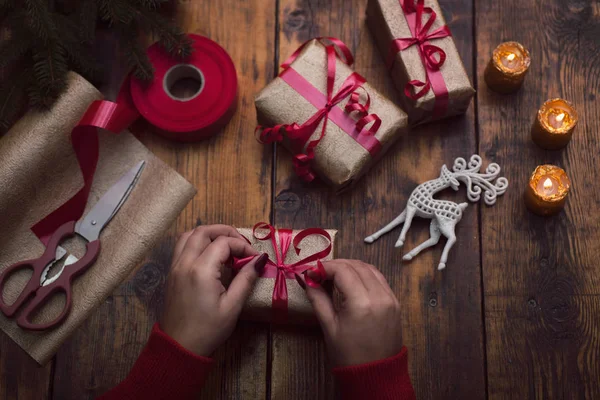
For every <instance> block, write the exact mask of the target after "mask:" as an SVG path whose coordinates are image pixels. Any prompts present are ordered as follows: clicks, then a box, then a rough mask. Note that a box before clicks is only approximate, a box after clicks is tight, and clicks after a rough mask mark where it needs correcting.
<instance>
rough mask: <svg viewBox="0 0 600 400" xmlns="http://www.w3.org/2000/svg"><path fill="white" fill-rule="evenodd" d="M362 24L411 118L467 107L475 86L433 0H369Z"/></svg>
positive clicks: (418, 119) (413, 120)
mask: <svg viewBox="0 0 600 400" xmlns="http://www.w3.org/2000/svg"><path fill="white" fill-rule="evenodd" d="M367 24H368V25H369V27H370V30H371V32H372V33H373V36H374V37H375V41H376V42H377V45H378V47H379V49H380V51H381V53H382V54H383V56H384V57H385V60H386V63H387V66H388V68H389V69H390V72H391V75H392V79H393V80H394V83H395V85H396V87H397V88H398V90H399V91H400V98H401V103H402V107H403V109H404V110H405V111H406V112H407V113H408V116H409V120H410V123H411V124H421V123H424V122H429V121H432V120H437V119H441V118H446V117H450V116H452V115H458V114H463V113H464V112H465V111H466V110H467V108H468V107H469V103H470V102H471V98H472V97H473V95H474V94H475V90H474V89H473V86H472V85H471V82H470V81H469V77H468V76H467V73H466V71H465V68H464V66H463V64H462V62H461V60H460V56H459V55H458V51H457V50H456V45H455V44H454V40H453V39H452V35H451V33H450V30H449V29H448V27H447V26H446V22H445V21H444V17H443V16H442V12H441V10H440V6H439V5H438V3H437V1H436V0H369V3H368V6H367Z"/></svg>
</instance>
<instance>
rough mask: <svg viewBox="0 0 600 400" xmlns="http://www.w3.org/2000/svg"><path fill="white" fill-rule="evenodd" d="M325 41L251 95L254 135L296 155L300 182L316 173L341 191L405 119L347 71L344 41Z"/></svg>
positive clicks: (304, 50) (302, 51)
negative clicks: (254, 105) (328, 42)
mask: <svg viewBox="0 0 600 400" xmlns="http://www.w3.org/2000/svg"><path fill="white" fill-rule="evenodd" d="M326 39H327V40H328V41H330V42H331V43H333V44H327V45H323V44H322V42H324V39H321V38H319V39H313V40H310V41H308V42H306V43H305V44H304V45H302V46H301V47H300V48H299V49H298V50H297V51H296V52H295V53H294V54H293V55H292V56H291V57H290V59H288V61H286V62H285V63H284V64H283V65H282V67H283V71H282V72H281V73H280V74H279V76H278V77H277V78H275V80H273V82H271V83H270V84H269V85H267V86H266V87H265V88H264V89H263V90H262V91H261V92H260V93H258V94H257V96H256V98H255V103H256V113H257V117H258V122H259V124H261V126H259V127H258V128H257V132H258V133H259V134H260V135H259V140H260V141H261V142H263V143H273V142H281V143H282V144H283V145H284V146H285V147H286V148H287V149H289V150H290V151H291V152H292V153H293V154H294V166H295V169H296V173H297V174H298V175H299V176H300V177H301V178H303V179H304V180H306V181H309V182H310V181H312V180H313V179H314V178H315V174H318V175H319V176H320V177H321V178H322V179H323V180H324V181H326V182H327V183H329V184H331V185H333V186H334V187H335V188H336V189H337V190H338V191H339V190H341V189H344V188H347V187H349V186H351V185H352V184H353V183H355V182H356V180H357V179H358V178H360V177H361V176H362V175H363V174H364V173H365V172H367V171H368V170H369V168H370V167H371V166H372V165H373V164H374V163H375V162H376V161H377V160H378V159H379V158H380V157H381V156H382V155H383V154H384V153H385V151H386V150H387V149H388V148H389V147H390V146H391V145H392V143H393V142H394V141H395V140H396V139H397V138H398V137H399V136H400V135H401V134H403V133H404V132H406V131H407V124H408V117H407V115H406V114H405V113H404V112H403V111H402V110H400V109H399V108H398V107H396V106H395V105H394V104H393V103H392V102H391V101H389V100H388V99H386V98H385V97H384V96H382V95H381V94H380V93H378V92H377V91H376V90H375V89H373V87H371V86H370V85H369V84H368V83H366V80H365V79H364V78H363V77H362V76H360V75H359V74H357V73H356V72H354V71H353V70H352V68H350V65H351V64H352V62H353V59H352V53H350V51H349V50H348V48H347V47H346V45H344V43H342V42H341V41H339V40H337V39H335V38H326ZM337 51H340V52H341V53H342V54H343V56H344V57H343V58H344V59H342V58H341V57H339V56H338V53H337Z"/></svg>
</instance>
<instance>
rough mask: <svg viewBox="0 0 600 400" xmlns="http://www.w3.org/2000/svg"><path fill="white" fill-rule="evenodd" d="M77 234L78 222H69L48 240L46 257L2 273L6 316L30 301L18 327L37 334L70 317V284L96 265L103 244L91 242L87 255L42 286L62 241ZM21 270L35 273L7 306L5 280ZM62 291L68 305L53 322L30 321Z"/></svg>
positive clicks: (0, 282)
mask: <svg viewBox="0 0 600 400" xmlns="http://www.w3.org/2000/svg"><path fill="white" fill-rule="evenodd" d="M74 234H75V221H70V222H66V223H65V224H63V225H61V226H60V227H59V228H58V229H57V230H56V231H55V232H54V233H53V234H52V236H51V237H50V240H49V241H48V247H46V250H45V251H44V254H42V256H41V257H40V258H37V259H33V260H28V261H23V262H20V263H16V264H13V265H11V266H10V267H8V268H6V269H5V270H4V271H2V274H0V310H1V311H2V312H3V313H4V314H5V315H6V316H7V317H12V316H13V315H15V313H16V312H17V310H19V309H20V308H21V306H22V305H23V304H24V303H25V302H27V301H28V300H30V299H31V301H29V303H28V304H27V305H26V306H25V307H24V308H23V311H22V312H21V314H20V315H19V317H18V318H17V325H18V326H20V327H21V328H23V329H29V330H37V331H40V330H44V329H48V328H52V327H55V326H56V325H58V324H60V323H61V322H62V321H63V320H64V319H65V318H66V316H67V315H68V314H69V311H70V309H71V283H72V281H73V279H74V278H75V277H77V276H78V275H80V274H82V273H83V272H85V271H86V270H87V269H88V268H89V267H90V266H91V265H92V264H94V262H95V261H96V259H97V258H98V253H99V252H100V241H99V240H94V241H93V242H89V243H88V244H87V246H86V253H85V255H84V256H83V257H82V258H81V259H80V260H79V261H77V262H76V263H74V264H71V265H67V266H65V268H64V270H63V271H62V273H61V275H60V276H59V277H58V279H57V280H56V281H54V282H52V283H51V284H49V285H48V286H41V287H40V279H41V277H42V273H43V271H44V268H46V266H47V265H48V264H49V263H50V262H52V261H54V259H55V254H56V249H57V248H58V246H59V245H60V242H61V241H62V240H64V239H66V238H68V237H70V236H73V235H74ZM21 269H33V274H32V275H31V278H29V282H27V285H26V286H25V288H24V289H23V291H22V292H21V294H20V295H19V297H18V298H17V300H16V301H15V302H14V303H12V304H11V305H7V304H6V303H5V302H4V299H3V298H2V292H3V290H4V285H5V283H6V279H7V278H8V277H9V276H10V275H11V274H13V273H14V272H16V271H18V270H21ZM59 291H62V292H64V293H65V295H66V301H65V306H64V308H63V310H62V312H61V314H60V315H59V316H58V317H56V318H55V319H54V320H53V321H50V322H46V323H43V324H34V323H32V322H31V320H30V318H31V317H33V315H34V314H35V312H36V311H38V310H39V309H40V308H41V307H42V306H43V305H44V304H45V303H46V302H47V301H48V300H50V298H51V297H52V295H54V294H55V293H57V292H59Z"/></svg>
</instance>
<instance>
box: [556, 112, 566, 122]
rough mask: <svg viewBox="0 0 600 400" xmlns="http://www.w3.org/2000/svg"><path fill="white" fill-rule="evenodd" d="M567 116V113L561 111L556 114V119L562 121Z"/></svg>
mask: <svg viewBox="0 0 600 400" xmlns="http://www.w3.org/2000/svg"><path fill="white" fill-rule="evenodd" d="M564 118H565V113H560V114H558V115H557V116H556V120H557V121H558V122H562V120H563V119H564Z"/></svg>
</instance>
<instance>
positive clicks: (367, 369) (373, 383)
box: [333, 347, 416, 400]
mask: <svg viewBox="0 0 600 400" xmlns="http://www.w3.org/2000/svg"><path fill="white" fill-rule="evenodd" d="M333 375H334V376H335V380H336V383H337V392H338V395H339V396H340V398H341V399H344V400H362V399H377V400H404V399H406V400H415V399H416V397H415V391H414V389H413V387H412V384H411V383H410V377H409V376H408V359H407V351H406V347H403V348H402V350H401V351H400V353H398V354H396V355H395V356H393V357H390V358H386V359H384V360H379V361H373V362H371V363H367V364H361V365H353V366H350V367H341V368H339V367H338V368H334V369H333Z"/></svg>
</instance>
